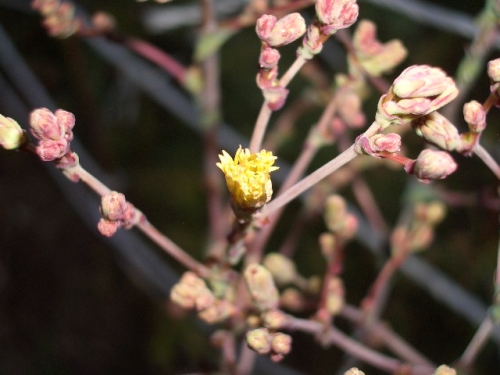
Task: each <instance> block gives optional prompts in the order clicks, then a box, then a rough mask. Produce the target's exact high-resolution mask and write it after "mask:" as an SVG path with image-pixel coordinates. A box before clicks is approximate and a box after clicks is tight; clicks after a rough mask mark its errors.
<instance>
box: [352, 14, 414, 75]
mask: <svg viewBox="0 0 500 375" xmlns="http://www.w3.org/2000/svg"><path fill="white" fill-rule="evenodd" d="M352 43H353V47H354V50H355V53H356V58H357V61H358V62H359V64H361V66H362V67H363V69H364V70H365V71H366V72H367V73H368V74H370V75H372V76H375V77H379V76H381V75H382V74H384V73H387V72H390V71H391V70H392V69H393V68H394V67H396V66H397V65H398V64H399V63H401V62H402V61H403V60H404V59H405V58H406V55H407V54H408V51H407V50H406V48H405V47H404V46H403V43H401V41H400V40H397V39H396V40H391V41H389V42H387V43H384V44H383V43H381V42H380V41H379V40H378V39H377V26H376V25H375V24H374V23H373V22H371V21H368V20H362V21H360V22H359V24H358V26H357V28H356V31H355V32H354V36H353V41H352Z"/></svg>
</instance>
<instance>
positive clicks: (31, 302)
mask: <svg viewBox="0 0 500 375" xmlns="http://www.w3.org/2000/svg"><path fill="white" fill-rule="evenodd" d="M27 3H28V2H26V1H15V0H13V1H6V0H3V1H2V2H0V24H1V25H2V27H3V28H4V29H5V31H6V33H7V34H8V35H9V37H10V38H11V40H12V42H13V44H14V45H15V47H16V48H17V49H18V51H19V53H20V54H21V56H22V57H23V59H24V60H25V61H26V63H27V64H28V65H29V67H30V68H31V69H32V70H33V72H34V74H35V75H36V77H38V79H39V80H40V82H41V83H42V85H43V86H44V87H45V88H46V89H47V90H48V92H49V93H50V95H51V96H52V98H53V100H54V101H55V103H56V104H57V107H60V108H64V109H66V110H68V111H71V112H73V113H75V115H76V118H77V125H76V127H75V134H76V136H77V137H78V138H79V139H80V140H81V141H82V143H83V144H84V146H85V147H86V148H87V150H88V151H89V152H90V153H91V154H92V155H93V156H94V158H95V159H96V160H98V161H99V163H100V164H101V166H102V167H103V170H104V171H105V173H106V175H105V177H106V183H107V184H108V185H109V186H111V187H112V188H113V189H116V190H118V191H121V192H123V193H125V194H126V196H127V198H128V199H129V200H130V201H132V202H133V203H134V204H135V205H136V206H138V207H139V208H140V209H141V210H142V211H143V212H145V213H146V214H147V216H148V218H149V219H150V221H151V222H152V223H154V224H155V225H156V226H157V227H158V228H159V229H161V230H162V231H164V232H165V233H166V234H167V235H168V236H169V237H170V238H171V239H172V240H173V241H175V242H176V243H178V244H179V245H180V246H181V247H183V248H184V249H186V250H187V251H189V252H190V253H191V254H193V255H194V256H196V257H200V256H201V254H202V253H203V250H204V246H205V243H204V239H205V234H206V219H207V217H206V213H205V199H204V188H203V183H202V179H201V169H202V151H201V150H202V144H201V140H200V137H199V135H198V133H197V132H196V131H195V130H193V129H191V128H189V127H187V126H186V124H185V123H184V122H183V121H181V120H179V119H178V117H176V116H175V115H172V114H171V113H170V112H168V111H166V110H165V109H164V108H162V107H161V106H160V105H159V104H158V103H157V102H155V101H153V100H152V99H151V98H150V96H149V95H147V94H145V93H144V92H142V91H141V90H140V89H138V88H137V87H136V86H135V85H134V84H133V83H132V82H131V81H130V80H129V79H127V78H126V77H125V76H124V75H123V74H121V73H119V72H118V71H117V70H116V69H115V68H114V67H113V66H112V65H110V64H109V63H107V62H105V61H103V59H102V57H101V56H100V55H99V54H98V53H97V52H96V51H95V50H93V49H92V48H90V47H89V46H88V45H87V44H85V43H83V42H82V41H81V40H79V39H77V38H70V39H68V40H62V41H60V40H54V39H50V38H48V37H47V36H46V34H45V32H44V30H43V28H42V27H41V26H40V18H39V16H38V15H37V14H34V13H26V12H24V11H22V8H23V7H24V8H26V4H27ZM183 3H184V2H182V1H175V2H174V4H172V5H180V4H183ZM433 3H434V4H439V5H443V6H445V7H447V8H449V9H453V10H456V11H461V12H464V13H466V14H470V15H473V14H476V13H477V12H478V11H479V10H480V9H481V7H482V4H481V3H482V2H480V1H477V2H470V1H466V0H462V1H451V0H450V1H434V2H433ZM79 4H81V5H82V6H83V7H84V8H85V9H86V10H87V11H89V12H94V11H97V10H105V11H108V12H110V13H112V14H113V15H115V17H116V19H117V22H118V25H119V28H120V30H121V31H122V32H123V33H125V34H129V35H137V36H140V37H144V38H146V39H148V40H150V41H151V42H152V43H154V44H156V45H158V46H160V47H162V48H164V49H165V50H166V51H168V52H169V53H171V54H172V55H173V56H174V57H175V58H177V59H178V60H179V61H181V62H183V63H186V64H187V63H188V62H189V61H190V58H191V55H192V52H193V47H192V46H193V38H194V37H195V33H196V29H195V28H193V27H184V28H180V29H176V30H173V31H169V32H166V33H162V34H160V35H154V36H153V35H149V34H148V33H147V32H146V31H145V29H144V27H143V25H142V24H141V14H142V11H143V10H144V9H147V8H150V7H151V6H153V4H149V3H140V4H138V3H135V2H133V1H132V0H130V1H128V0H127V1H125V0H120V1H116V0H115V1H112V0H102V1H81V2H79ZM359 4H360V10H361V15H360V18H369V19H372V20H373V21H375V22H376V23H377V25H378V27H379V38H380V40H382V41H387V40H389V39H393V38H400V39H402V41H403V43H404V44H405V46H406V47H407V48H408V49H409V57H408V59H407V60H406V61H405V62H404V63H403V65H402V66H403V67H404V66H409V65H412V64H423V63H426V64H431V65H436V66H440V67H442V68H443V69H445V70H446V71H447V72H448V73H450V74H453V72H454V71H455V69H456V66H457V64H458V62H459V61H460V59H461V58H462V56H463V52H464V49H466V48H467V45H468V43H469V40H467V39H465V38H462V37H458V36H456V35H455V34H454V33H452V32H445V31H442V30H438V29H435V28H433V27H428V26H425V25H423V24H421V23H419V22H418V21H417V20H413V19H410V18H407V17H406V16H402V15H400V14H398V13H395V12H392V11H391V10H388V9H386V8H383V7H378V6H376V5H372V4H371V3H368V2H364V1H360V2H359ZM169 6H170V5H163V7H165V8H168V7H169ZM16 8H20V9H21V10H17V9H16ZM304 14H306V15H309V16H310V15H312V10H311V9H308V10H307V11H306V12H305V13H304ZM295 48H296V47H295V46H293V47H288V48H285V49H284V50H283V54H284V58H283V60H282V62H281V63H280V64H283V65H280V66H286V64H287V62H290V61H291V59H292V58H293V56H294V51H295ZM332 48H333V46H332ZM258 52H259V43H258V41H257V38H256V37H255V35H254V32H253V30H252V29H245V30H243V31H242V32H241V33H240V34H238V35H236V36H235V37H233V38H232V39H231V40H230V41H229V42H228V43H227V44H226V45H225V46H224V47H223V49H222V52H221V64H222V93H223V98H222V99H223V100H222V107H223V110H224V120H225V121H226V122H227V123H228V124H231V126H232V127H233V128H234V129H236V130H238V131H240V132H241V133H242V134H243V135H244V136H246V137H248V136H249V135H250V134H251V127H252V124H253V122H254V121H255V118H256V116H257V113H258V110H259V107H260V104H261V96H260V93H259V91H258V89H257V88H256V87H255V81H254V80H255V73H256V62H257V58H258ZM497 55H498V53H497V51H495V53H494V54H493V55H492V56H491V57H495V56H497ZM332 61H333V63H334V64H335V62H336V61H338V62H339V64H340V65H339V68H340V69H342V68H343V65H342V58H339V57H337V56H334V59H333V60H332ZM328 63H329V62H328V61H326V60H323V61H322V64H323V65H325V67H326V66H327V65H328ZM2 69H3V68H0V75H1V77H3V78H2V79H5V80H7V81H9V78H8V77H9V75H8V74H7V72H6V71H4V70H2ZM400 70H401V69H399V68H398V69H397V71H396V73H398V72H399V71H400ZM282 71H284V68H282ZM9 83H11V84H12V82H9ZM304 85H305V80H304V79H302V78H301V77H297V79H296V80H295V81H294V82H293V83H292V85H291V87H290V88H291V97H290V100H292V99H293V98H294V97H296V96H297V95H299V93H300V92H301V89H302V88H303V87H304ZM13 87H14V91H15V92H17V94H21V96H23V91H22V90H23V88H19V87H17V88H16V87H15V85H13ZM0 95H1V96H2V98H3V99H6V98H7V95H8V94H7V92H6V91H3V92H0ZM487 95H488V81H487V78H486V76H485V74H483V75H482V76H481V78H480V80H479V82H478V84H477V85H476V86H474V88H473V91H472V93H471V97H473V98H475V99H477V100H479V101H482V100H484V99H485V98H486V97H487ZM377 100H378V99H377V96H376V95H374V96H373V99H372V100H371V101H368V102H367V103H366V114H367V118H368V119H371V118H372V117H373V113H374V108H375V106H376V101H377ZM25 104H27V103H25ZM0 105H1V107H0V113H2V114H5V115H11V116H12V114H10V113H12V110H13V108H12V106H9V104H8V101H7V100H2V101H1V104H0ZM40 105H43V104H40ZM32 107H34V106H33V105H32V106H31V108H32ZM28 108H30V106H29V104H28ZM493 112H495V110H493ZM319 114H320V112H319V111H316V112H314V113H311V114H309V115H307V116H305V117H304V118H303V119H301V124H302V125H303V126H302V127H301V128H299V129H298V130H297V131H296V133H294V135H293V136H292V138H291V139H290V141H289V143H288V144H287V147H286V148H285V149H284V150H282V151H281V154H278V156H279V157H280V158H281V160H285V161H288V162H291V161H293V158H294V157H295V156H296V154H297V152H298V151H297V150H299V149H300V142H301V140H302V139H303V137H304V135H305V134H306V131H307V130H306V129H307V128H308V126H309V125H310V124H311V123H313V122H314V121H316V120H317V118H318V116H319ZM492 116H493V117H491V118H489V127H490V128H489V129H488V131H487V132H486V134H485V137H484V142H485V145H486V147H487V148H489V149H492V150H494V155H495V156H498V144H497V143H498V137H499V135H498V127H497V124H498V116H497V117H494V116H495V114H494V113H493V114H492ZM16 120H18V121H19V123H20V124H21V125H22V126H26V123H27V118H16ZM457 126H459V127H461V129H462V130H463V126H464V124H463V123H460V124H457ZM301 129H303V130H301ZM405 142H407V144H408V145H409V149H410V151H411V152H415V153H417V152H418V150H419V149H420V148H421V147H422V142H421V140H420V139H418V138H417V137H409V138H408V139H405ZM234 147H236V146H234ZM331 157H332V152H331V150H325V151H324V152H321V153H320V154H319V155H318V158H317V159H315V162H314V165H313V167H317V166H319V165H321V164H322V163H324V162H325V161H326V160H328V159H329V158H331ZM497 160H498V157H497ZM457 161H458V163H459V165H460V168H459V171H458V172H457V173H456V174H455V175H453V176H452V177H451V178H450V179H449V180H447V181H446V182H444V183H443V185H446V186H447V187H448V188H450V189H452V190H453V191H463V192H468V193H470V194H471V196H472V198H473V199H474V197H479V196H480V194H487V195H489V196H493V192H494V189H495V188H496V181H495V179H494V177H493V175H492V174H491V172H489V171H488V170H487V168H486V167H485V166H484V165H483V164H482V163H481V162H479V160H478V159H477V158H470V159H465V158H463V157H459V156H457ZM81 162H82V164H83V166H84V167H85V166H86V161H85V160H81ZM313 167H312V168H313ZM0 175H1V178H0V228H1V230H0V374H119V373H120V374H122V373H123V374H178V373H182V372H184V373H187V372H197V371H205V370H214V369H216V366H217V361H216V360H215V359H214V358H216V356H215V355H214V354H213V352H212V350H211V349H210V347H209V344H208V338H207V335H205V334H203V333H201V331H200V330H199V329H198V327H197V326H195V325H194V324H193V320H192V319H190V317H189V316H186V315H184V314H182V313H181V312H180V311H178V310H177V309H175V308H173V307H172V306H170V305H169V304H168V303H166V302H164V293H165V291H164V290H163V289H162V288H161V287H160V288H159V287H158V285H156V286H152V285H151V283H150V282H149V281H148V278H147V277H144V276H143V275H141V273H140V272H138V271H137V269H135V268H134V267H131V266H130V264H129V262H128V261H127V260H126V259H124V258H125V257H124V256H123V254H121V253H120V252H119V251H117V250H116V249H113V247H112V246H111V245H110V244H109V243H107V242H105V241H103V240H102V239H101V238H100V237H99V236H98V235H97V234H96V231H95V229H94V227H93V226H92V225H90V226H89V225H88V221H84V220H82V219H81V218H80V217H79V216H78V215H77V214H76V213H75V211H74V209H73V208H72V206H71V205H69V204H68V200H67V198H66V197H65V196H64V195H63V194H62V193H61V190H60V189H61V187H60V185H57V184H56V183H55V182H54V180H53V178H52V177H51V175H50V174H49V173H48V172H47V169H46V168H44V167H42V166H41V163H40V162H39V161H37V160H35V158H34V157H33V156H31V155H27V154H24V153H17V152H6V151H3V150H0ZM366 177H367V180H368V181H369V183H370V186H372V187H373V191H374V194H375V197H376V198H377V201H378V202H379V203H380V205H381V207H382V209H383V211H384V213H385V214H386V215H387V218H388V220H389V222H391V223H394V221H395V220H396V218H397V215H398V212H399V208H400V207H401V205H402V202H403V201H404V198H405V196H404V194H403V192H404V189H405V185H406V176H405V175H404V174H403V173H401V172H396V171H394V170H388V169H384V168H381V169H377V170H374V171H371V172H369V173H367V175H366ZM63 186H65V192H66V193H65V194H69V196H70V197H71V189H72V188H73V186H72V184H71V183H70V182H66V181H64V182H63ZM342 193H344V194H345V195H346V196H347V197H351V195H350V194H351V193H350V192H349V190H347V189H346V190H345V191H343V192H342ZM91 196H92V194H90V193H88V194H87V195H85V194H84V195H83V196H82V195H78V196H76V195H75V196H74V197H73V198H74V199H78V200H79V201H80V203H83V205H84V206H87V207H88V209H89V211H92V212H94V213H96V214H97V210H98V208H97V205H96V204H95V201H92V200H91ZM70 199H71V198H70ZM87 199H88V201H87ZM87 202H88V203H87ZM294 209H295V210H296V206H293V205H292V209H291V211H290V213H291V214H290V215H288V216H290V217H293V214H294V212H295V211H294ZM94 222H95V223H96V222H97V221H96V220H95V221H94ZM287 225H289V222H288V223H287V222H286V221H285V222H284V224H283V226H282V228H281V229H280V228H278V236H277V237H276V238H275V239H274V242H272V243H271V245H270V249H271V248H272V247H273V246H276V245H277V244H278V243H279V242H280V238H279V234H280V233H283V232H284V228H286V227H287ZM324 229H325V228H324V226H323V224H322V223H321V222H320V221H318V222H317V223H316V225H315V226H314V227H312V228H311V229H310V230H308V233H307V235H306V236H305V238H304V239H303V240H301V243H300V250H299V253H298V258H297V261H298V266H299V269H300V271H301V272H302V273H303V274H304V275H307V276H309V275H313V274H321V273H322V272H323V267H324V264H323V261H322V258H321V257H320V256H318V253H319V252H318V247H317V245H316V241H317V235H318V234H319V233H321V232H322V231H324ZM497 243H498V218H497V212H495V211H494V210H491V209H486V208H484V207H477V205H473V206H472V207H456V208H451V209H450V212H449V216H448V218H447V220H446V222H445V223H444V224H442V225H441V226H440V227H439V232H438V235H437V238H436V241H435V242H434V244H433V245H432V247H431V248H430V249H428V251H426V252H425V253H424V254H422V255H420V256H421V257H423V258H425V259H426V260H428V261H429V262H430V263H432V264H434V265H436V266H437V267H438V268H440V269H441V270H442V271H443V272H444V273H445V274H447V275H448V276H450V277H452V278H453V279H454V280H455V281H456V282H457V283H458V284H459V285H461V286H462V287H463V288H465V289H466V290H468V291H470V292H472V293H474V294H475V295H476V296H477V297H478V298H479V299H480V300H482V301H483V302H484V303H485V304H488V302H489V301H490V298H491V295H492V292H493V291H492V280H493V272H494V268H495V263H496V249H497V246H498V245H497ZM157 255H158V256H159V257H160V258H161V259H162V261H163V262H165V263H166V264H168V265H170V266H171V267H173V268H174V269H175V270H176V271H178V272H182V269H181V268H180V267H179V266H178V265H177V264H175V262H173V261H171V260H170V259H167V258H166V257H163V256H162V255H161V254H160V253H159V252H158V253H157ZM376 270H377V264H376V262H375V258H374V257H373V255H372V254H371V253H370V252H369V251H368V250H367V249H366V248H365V247H364V246H362V245H359V244H357V243H354V244H353V245H352V246H351V247H350V248H349V252H348V256H347V259H346V269H345V281H346V286H347V288H348V291H347V299H348V301H349V302H351V303H354V304H356V303H358V302H359V301H360V299H361V298H362V296H363V295H364V293H366V290H367V288H368V287H369V285H370V283H371V281H372V280H373V278H374V277H375V275H376ZM396 281H397V282H396V283H395V288H394V291H393V294H392V296H391V298H390V300H389V304H388V308H387V311H386V313H385V315H384V318H385V319H387V320H388V321H390V322H391V324H392V325H393V327H394V329H395V330H396V331H397V332H398V333H400V334H401V335H402V336H404V337H406V338H408V340H409V341H410V343H412V344H413V345H415V346H416V347H417V348H419V349H421V350H422V352H423V353H424V354H426V355H427V356H428V357H429V358H431V359H432V360H434V361H436V362H437V363H449V362H451V361H453V360H454V359H456V358H457V357H458V356H460V355H461V353H462V351H463V350H464V348H465V346H466V345H467V343H468V342H469V340H470V338H471V337H472V334H473V333H474V331H475V328H474V327H473V326H472V325H471V324H470V323H469V322H468V321H466V320H465V319H464V318H462V317H460V316H459V315H458V314H456V313H455V312H453V311H452V310H451V309H449V308H448V307H446V306H444V305H443V304H441V303H439V302H437V301H436V300H435V299H433V298H432V297H430V296H429V295H428V294H427V293H426V292H425V291H423V290H422V289H420V288H419V287H418V286H416V285H415V284H414V283H413V282H412V281H410V280H409V279H408V278H406V277H404V276H400V275H398V276H397V277H396ZM165 289H166V288H165ZM294 338H295V339H296V345H295V347H294V349H293V353H292V354H291V355H290V356H289V358H287V360H286V361H285V362H286V363H287V364H289V365H292V366H294V367H296V368H298V369H300V370H302V371H304V372H305V373H309V374H332V373H333V372H334V369H335V368H336V366H337V365H338V363H340V361H341V360H342V353H341V352H340V351H339V350H337V349H335V348H330V349H322V348H321V347H320V345H319V344H317V343H314V342H313V339H312V338H311V337H309V336H306V335H300V334H298V335H295V336H294ZM499 370H500V365H499V358H498V347H497V346H495V345H494V344H492V343H490V344H489V345H488V346H487V347H486V349H485V350H484V351H483V352H482V354H481V355H480V357H479V359H478V369H477V372H478V373H482V374H498V372H499ZM365 371H366V373H367V375H368V374H376V373H378V372H377V371H376V370H374V369H370V368H365Z"/></svg>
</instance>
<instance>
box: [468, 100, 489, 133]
mask: <svg viewBox="0 0 500 375" xmlns="http://www.w3.org/2000/svg"><path fill="white" fill-rule="evenodd" d="M464 119H465V121H466V122H467V124H469V130H470V131H471V132H474V133H481V132H482V131H483V130H484V129H485V128H486V113H485V111H484V108H483V106H482V105H481V104H480V103H479V102H478V101H476V100H472V101H470V102H468V103H465V104H464Z"/></svg>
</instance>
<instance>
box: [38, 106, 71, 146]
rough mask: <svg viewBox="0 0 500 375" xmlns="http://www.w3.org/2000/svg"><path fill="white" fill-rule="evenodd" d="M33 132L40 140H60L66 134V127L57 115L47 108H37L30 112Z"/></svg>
mask: <svg viewBox="0 0 500 375" xmlns="http://www.w3.org/2000/svg"><path fill="white" fill-rule="evenodd" d="M30 126H31V132H32V133H33V135H34V136H35V137H36V138H37V139H39V140H45V139H52V140H59V139H61V138H62V137H63V136H64V129H63V128H62V127H61V126H60V124H59V122H58V121H57V117H56V116H55V115H54V114H53V113H52V112H51V111H50V110H49V109H47V108H39V109H35V110H34V111H33V112H31V114H30Z"/></svg>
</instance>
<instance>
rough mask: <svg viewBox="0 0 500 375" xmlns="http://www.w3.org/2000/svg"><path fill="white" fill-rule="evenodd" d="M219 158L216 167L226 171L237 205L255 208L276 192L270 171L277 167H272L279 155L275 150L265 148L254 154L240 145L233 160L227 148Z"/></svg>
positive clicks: (244, 207) (259, 206) (228, 184)
mask: <svg viewBox="0 0 500 375" xmlns="http://www.w3.org/2000/svg"><path fill="white" fill-rule="evenodd" d="M219 159H220V163H217V167H219V168H220V169H221V170H222V172H223V173H224V176H225V178H226V184H227V188H228V190H229V193H230V194H231V199H232V202H233V203H234V204H235V205H236V206H237V207H240V208H242V209H245V210H254V211H255V210H257V209H259V208H261V207H262V206H263V205H264V204H266V203H267V202H269V200H270V199H271V196H272V194H273V188H272V183H271V178H270V173H271V172H273V171H275V170H277V169H278V167H275V166H273V164H274V161H275V160H276V156H273V153H272V152H270V151H266V150H262V151H260V152H258V153H254V154H252V153H250V150H249V149H242V148H241V146H240V147H239V148H238V150H237V151H236V155H235V156H234V159H233V158H232V157H231V156H230V155H229V154H228V153H227V152H226V151H222V155H219Z"/></svg>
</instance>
